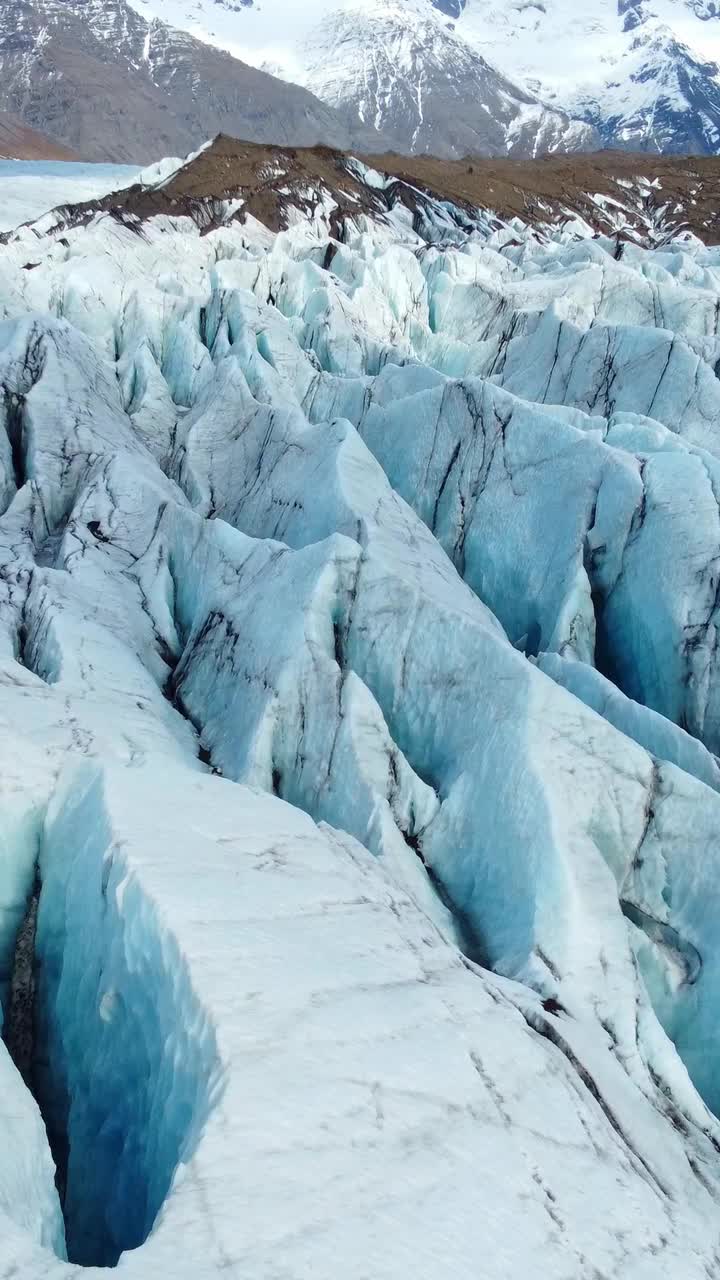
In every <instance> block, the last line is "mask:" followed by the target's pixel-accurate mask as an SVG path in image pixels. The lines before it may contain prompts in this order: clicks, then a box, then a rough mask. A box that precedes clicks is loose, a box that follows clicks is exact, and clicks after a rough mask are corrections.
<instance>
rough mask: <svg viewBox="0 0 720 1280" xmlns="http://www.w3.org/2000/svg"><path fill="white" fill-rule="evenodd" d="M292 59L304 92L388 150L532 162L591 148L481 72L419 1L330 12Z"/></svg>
mask: <svg viewBox="0 0 720 1280" xmlns="http://www.w3.org/2000/svg"><path fill="white" fill-rule="evenodd" d="M301 58H302V63H303V69H304V70H303V76H302V79H303V83H304V84H306V85H307V86H308V88H311V89H312V91H313V92H314V93H316V94H317V95H318V97H320V98H322V99H323V101H324V102H329V103H331V104H332V106H334V107H336V108H337V109H338V110H341V111H344V112H345V113H347V116H348V119H349V120H352V119H355V118H356V117H357V116H358V115H359V117H360V119H361V120H362V121H364V122H365V123H368V124H373V125H374V126H375V128H376V129H378V130H379V131H380V132H382V133H383V134H384V135H385V136H386V137H387V138H388V139H389V141H390V143H391V145H392V146H394V147H395V149H396V150H398V151H410V152H430V153H431V154H433V155H438V156H459V157H461V156H465V155H473V154H482V155H504V154H513V153H516V152H517V153H520V154H522V155H534V154H536V153H537V152H539V151H557V150H560V151H575V150H582V149H583V148H585V149H586V150H587V149H590V148H591V147H592V145H593V142H594V141H596V139H594V137H593V134H592V131H591V130H590V129H588V128H587V127H586V126H583V125H582V124H579V123H578V122H577V121H571V120H570V119H568V117H567V116H566V115H563V114H561V113H560V112H558V111H552V110H548V109H547V108H546V107H544V106H543V105H542V103H540V102H538V100H537V98H535V97H534V96H533V95H532V94H529V93H527V92H524V91H523V90H522V89H520V88H519V87H518V86H517V85H516V84H512V83H511V82H510V81H509V80H507V79H505V78H504V77H503V76H502V75H501V74H499V73H498V72H497V71H496V70H495V69H494V68H493V67H491V66H489V65H488V63H487V62H485V61H484V59H482V58H480V57H479V56H478V55H477V54H476V53H475V52H474V51H473V50H472V49H471V48H470V47H469V46H468V44H467V43H466V42H465V41H464V40H462V39H459V38H458V37H457V36H456V35H455V34H454V33H453V32H452V31H449V30H448V29H447V24H446V23H444V22H442V21H441V20H440V19H439V17H438V15H437V14H436V13H435V11H434V10H432V9H428V6H427V4H426V3H425V2H424V0H392V2H391V3H387V2H384V3H379V4H377V5H375V6H372V7H368V6H367V4H365V3H364V4H362V5H361V6H360V7H348V8H340V9H339V10H338V11H337V12H336V13H333V14H332V15H328V16H327V17H326V18H325V19H324V20H323V22H322V24H321V25H320V26H319V27H315V28H313V29H312V30H311V32H310V33H309V35H308V36H307V38H306V41H305V44H304V47H303V49H302V53H301Z"/></svg>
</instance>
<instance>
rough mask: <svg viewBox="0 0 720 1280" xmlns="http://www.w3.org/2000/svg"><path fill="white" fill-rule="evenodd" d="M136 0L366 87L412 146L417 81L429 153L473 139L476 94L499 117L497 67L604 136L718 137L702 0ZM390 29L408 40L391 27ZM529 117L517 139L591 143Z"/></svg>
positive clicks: (357, 88)
mask: <svg viewBox="0 0 720 1280" xmlns="http://www.w3.org/2000/svg"><path fill="white" fill-rule="evenodd" d="M133 3H134V5H135V7H136V8H137V9H138V11H139V12H143V13H147V12H150V13H153V14H155V15H157V16H158V17H161V18H164V19H165V20H170V21H172V22H173V23H175V24H176V25H177V26H179V27H181V28H183V29H185V30H188V31H191V32H192V33H193V34H194V35H196V36H198V37H199V38H200V39H202V40H207V41H209V42H210V43H213V44H216V45H218V46H220V47H222V48H227V49H230V50H231V51H232V52H233V53H234V54H235V55H236V56H238V57H242V58H244V59H245V60H247V61H249V62H252V63H254V64H255V65H258V66H262V65H264V66H267V67H268V68H270V69H272V70H274V71H277V73H278V74H281V75H284V76H286V77H287V78H289V79H293V80H297V81H300V82H302V83H304V84H308V86H309V87H311V88H312V89H313V90H314V91H315V92H317V93H319V94H320V96H321V97H322V96H325V98H326V100H327V101H328V102H332V103H333V104H334V105H343V104H347V106H348V107H349V108H354V107H355V106H356V105H361V104H362V103H363V101H367V100H368V98H369V99H371V100H372V102H373V105H374V106H375V109H376V112H377V110H378V109H379V110H380V112H381V114H382V115H383V118H385V119H386V121H387V123H388V125H389V126H390V129H391V131H393V130H394V132H395V134H396V135H397V136H398V137H399V138H401V140H402V148H401V149H402V150H408V149H410V147H411V146H412V145H413V144H412V139H413V135H414V132H415V130H416V129H417V128H418V123H419V116H420V110H419V109H418V106H417V98H418V93H419V92H420V90H421V89H422V86H423V84H424V86H425V91H424V93H423V97H424V99H425V101H426V104H430V109H431V111H432V100H433V97H434V95H437V94H439V96H440V101H439V103H438V107H437V116H436V118H435V120H434V121H433V123H432V126H431V127H425V128H424V129H423V128H421V131H420V133H419V134H418V135H417V140H416V143H415V146H416V147H418V143H419V142H420V140H421V138H423V137H432V144H433V146H434V147H435V149H436V150H437V151H439V150H440V148H441V146H442V147H443V149H442V151H441V152H440V153H441V154H456V153H457V152H456V151H454V150H453V145H454V141H456V140H455V139H453V126H454V128H455V131H456V132H457V133H458V134H459V135H460V136H461V137H462V138H463V140H465V138H466V137H467V138H468V139H469V140H472V133H471V130H472V128H473V127H475V128H477V122H478V120H479V121H480V122H481V123H482V116H481V115H479V112H480V111H481V109H482V104H483V103H485V104H487V106H488V108H489V110H490V112H491V113H492V114H497V119H498V124H499V125H500V126H505V127H507V119H506V115H507V111H508V104H507V103H502V102H500V103H499V102H498V101H497V97H496V95H497V93H498V92H499V93H500V94H501V96H502V92H503V91H502V90H501V89H500V90H499V89H498V87H497V85H496V84H495V83H494V77H495V76H496V75H498V76H499V77H501V78H502V77H504V78H505V81H506V82H507V81H509V82H511V86H512V88H511V90H510V94H509V96H510V97H511V98H512V99H514V100H515V105H514V107H513V110H514V111H515V112H518V106H517V102H518V101H520V102H521V101H522V99H523V94H524V93H526V94H527V93H529V94H530V95H531V96H532V97H533V98H535V97H536V96H537V97H538V98H539V99H540V101H541V102H543V103H545V104H546V106H547V105H549V106H551V107H554V108H555V109H556V110H557V111H560V112H564V113H567V114H568V115H570V116H571V117H573V118H575V119H580V120H583V121H585V122H587V123H588V124H590V125H591V126H592V127H593V128H595V129H597V131H598V133H599V134H600V136H601V137H602V139H603V141H604V142H605V143H606V144H607V145H610V146H628V147H631V148H634V149H640V148H642V149H648V150H651V151H652V150H660V151H675V152H680V153H683V152H685V153H687V152H696V151H700V152H711V153H715V152H717V151H718V150H719V149H720V80H719V79H718V70H717V66H716V65H715V63H716V62H717V61H720V11H719V10H718V9H717V6H715V5H714V4H712V3H708V4H706V3H704V2H703V0H698V3H693V2H692V0H653V2H652V3H650V2H649V0H579V3H575V4H568V0H542V3H528V0H510V2H509V3H502V4H498V3H497V0H393V2H392V3H391V4H389V5H387V4H380V3H378V0H309V3H307V4H304V5H296V4H289V3H287V0H264V2H263V3H262V4H260V3H252V0H250V3H243V4H222V3H215V0H197V2H196V3H194V4H192V5H190V4H188V3H187V2H186V0H170V3H167V0H133ZM398 27H400V28H403V29H404V31H403V34H404V42H403V41H402V40H401V39H400V37H399V36H398V35H397V34H396V33H395V29H396V28H398ZM389 28H390V30H388V29H389ZM402 43H404V46H405V47H404V50H403V51H401V50H400V48H399V47H398V46H399V45H400V44H402ZM477 55H479V56H480V58H481V59H483V60H484V61H481V62H478V61H477ZM488 63H489V64H490V66H491V67H492V68H493V72H492V73H488V71H487V66H486V64H488ZM366 82H367V83H366ZM488 85H489V87H488ZM521 86H522V87H521ZM505 92H507V89H506V90H505ZM456 93H457V97H458V100H457V102H455V101H454V95H455V94H456ZM498 107H499V108H500V109H499V112H498ZM536 110H537V108H536ZM519 120H520V121H521V122H522V120H523V116H522V112H520V114H519ZM551 122H552V123H551ZM421 123H422V122H421ZM536 126H537V122H535V129H536V131H535V135H534V136H535V139H536V141H535V142H534V143H533V142H532V140H531V141H530V145H529V146H528V138H530V137H531V131H530V130H529V129H526V135H525V138H524V139H520V140H519V141H518V142H517V146H518V147H519V146H520V145H525V147H526V148H527V149H528V150H529V151H530V152H531V153H532V151H533V148H534V149H535V150H539V149H543V148H546V149H547V148H552V147H553V146H557V145H561V146H562V147H563V148H565V149H570V150H573V149H578V148H580V147H582V146H587V145H588V144H587V134H585V135H583V133H582V131H581V130H578V126H577V124H576V125H575V126H574V130H571V131H570V132H568V131H567V127H566V126H562V125H561V124H560V123H559V121H558V120H557V118H556V117H553V115H552V113H551V112H550V113H547V112H546V115H545V127H544V128H543V127H541V128H540V129H539V130H538V129H537V127H536ZM445 129H448V136H447V137H446V135H445V132H444V130H445ZM497 131H498V130H497V127H496V128H495V130H494V131H493V130H492V129H490V130H488V136H487V141H486V142H485V143H484V144H482V134H483V130H480V131H479V134H478V137H479V139H480V141H479V142H478V145H482V146H483V149H487V150H490V151H491V152H492V151H493V150H494V147H495V136H494V134H497ZM418 149H422V146H421V145H420V146H419V147H418Z"/></svg>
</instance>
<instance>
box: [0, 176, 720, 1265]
mask: <svg viewBox="0 0 720 1280" xmlns="http://www.w3.org/2000/svg"><path fill="white" fill-rule="evenodd" d="M357 172H358V174H361V175H362V174H364V175H365V179H366V180H367V182H368V184H370V185H371V187H372V189H373V190H374V191H376V192H377V191H378V190H381V189H385V190H386V191H387V193H388V212H387V213H386V214H383V215H380V214H378V215H377V216H375V217H373V218H370V217H369V216H368V215H366V214H360V213H358V214H357V215H356V216H355V217H352V218H346V219H345V221H344V225H343V226H342V228H336V230H337V231H338V232H340V231H341V232H342V234H336V235H331V233H330V229H329V228H330V221H329V220H330V218H331V216H332V213H333V212H334V208H335V206H334V202H333V197H332V193H331V192H329V191H327V190H324V189H321V188H319V189H318V190H317V191H315V192H313V193H310V195H312V201H311V200H310V195H308V196H307V199H308V202H309V203H313V204H314V206H315V213H314V215H313V216H309V215H303V214H302V213H301V211H300V209H299V208H296V209H294V210H293V209H290V210H289V213H288V217H289V221H290V224H291V225H290V227H289V229H288V230H286V231H283V232H280V233H278V234H273V233H271V232H270V231H268V230H267V229H266V228H265V227H263V226H261V225H260V224H259V223H257V222H255V221H253V219H250V218H249V219H248V220H247V222H246V223H245V224H243V223H241V222H240V221H239V220H238V219H237V214H238V212H239V211H240V209H239V205H240V204H241V197H238V199H237V200H233V199H229V200H228V201H226V202H219V201H217V200H214V201H209V202H208V207H207V208H205V207H204V205H203V201H202V198H201V197H198V198H197V203H196V206H195V213H196V218H197V223H196V222H194V221H192V220H191V219H190V218H189V217H182V216H158V217H155V218H151V219H149V220H146V221H144V222H143V221H140V220H139V219H138V217H137V215H134V214H132V213H126V215H125V217H123V216H122V215H120V214H118V216H113V215H112V214H104V213H97V214H96V215H95V216H94V217H91V218H90V220H89V221H88V220H87V219H86V218H83V219H82V223H78V224H77V225H72V220H70V221H66V220H63V218H62V216H60V217H58V218H54V219H44V220H42V221H41V222H40V223H39V224H37V225H36V226H35V227H24V228H21V229H20V230H19V231H18V232H17V234H15V235H12V236H10V237H8V239H7V242H6V243H5V244H3V245H2V246H0V315H2V320H0V387H1V388H2V396H1V398H0V421H1V422H2V432H1V433H0V511H1V512H2V514H1V515H0V777H2V779H3V787H2V792H0V839H1V840H2V844H1V845H0V852H1V854H2V860H1V862H0V871H1V873H2V874H0V906H1V907H2V911H1V912H0V980H2V983H3V988H2V992H3V994H2V996H0V999H2V1001H3V1009H4V1010H5V1009H6V1006H7V1003H8V1001H7V995H6V990H7V984H8V982H9V981H10V980H11V978H12V970H13V948H14V942H15V936H16V933H17V929H18V925H19V924H20V921H21V920H22V918H23V915H24V912H25V908H26V903H27V899H28V895H29V894H30V893H31V891H32V888H33V885H34V883H35V878H36V874H38V873H39V875H40V879H41V884H42V889H41V894H40V903H39V913H38V924H37V936H36V943H35V948H36V957H37V962H38V966H37V975H36V976H37V997H36V1014H37V1022H36V1025H37V1038H36V1042H35V1047H34V1053H35V1076H36V1082H37V1092H38V1096H39V1099H40V1102H41V1104H42V1107H43V1114H44V1118H45V1120H46V1124H47V1127H48V1132H49V1135H50V1139H51V1142H52V1147H53V1151H54V1154H55V1157H56V1159H57V1160H58V1161H59V1163H60V1171H61V1178H60V1181H61V1185H65V1186H66V1191H65V1196H64V1208H65V1227H66V1244H67V1253H68V1256H69V1257H70V1259H71V1263H70V1264H68V1263H66V1262H65V1261H64V1260H63V1257H62V1254H63V1245H62V1241H61V1240H60V1239H59V1238H58V1237H59V1231H58V1201H57V1198H56V1196H55V1193H54V1189H53V1183H52V1170H51V1166H50V1160H49V1154H48V1149H47V1145H46V1143H45V1141H44V1135H43V1132H42V1129H41V1126H40V1123H39V1119H38V1114H37V1110H36V1109H35V1104H34V1103H33V1101H32V1099H31V1098H30V1096H29V1094H28V1093H27V1090H26V1088H25V1085H24V1084H23V1082H22V1080H21V1078H20V1076H19V1075H18V1074H17V1073H16V1072H15V1071H14V1069H13V1068H11V1066H10V1064H9V1063H8V1062H7V1058H6V1057H5V1056H3V1062H4V1064H5V1065H4V1067H3V1074H4V1076H7V1089H6V1092H5V1094H4V1102H3V1106H4V1107H5V1108H6V1109H7V1110H8V1111H9V1112H10V1113H11V1114H14V1115H15V1116H19V1117H20V1120H19V1123H18V1125H17V1129H16V1131H15V1132H12V1131H10V1130H6V1134H7V1142H6V1144H5V1145H4V1146H3V1147H0V1215H1V1216H2V1221H0V1263H1V1264H2V1268H4V1269H5V1271H6V1272H8V1273H12V1269H13V1267H14V1268H16V1269H17V1270H18V1272H19V1273H20V1274H23V1275H29V1276H32V1277H33V1278H34V1280H35V1278H36V1280H43V1278H48V1280H49V1278H51V1280H69V1278H70V1276H71V1275H77V1274H78V1271H77V1265H76V1264H87V1265H88V1266H89V1269H90V1274H93V1272H94V1270H95V1269H96V1268H97V1267H100V1266H102V1265H105V1264H109V1263H112V1262H114V1261H115V1260H116V1259H117V1258H118V1255H121V1256H120V1259H119V1263H118V1268H119V1272H120V1274H121V1275H122V1274H124V1275H125V1276H127V1277H128V1278H132V1277H137V1280H156V1277H158V1276H163V1277H164V1276H173V1277H176V1278H177V1280H205V1278H206V1277H207V1278H208V1280H209V1278H210V1277H220V1276H221V1275H222V1276H225V1277H226V1276H233V1277H237V1280H240V1278H241V1277H242V1280H247V1276H248V1275H258V1276H278V1277H283V1280H301V1278H303V1280H304V1278H305V1277H309V1276H313V1277H314V1280H331V1278H332V1280H334V1277H336V1276H337V1271H338V1266H339V1265H341V1267H342V1273H343V1276H344V1277H347V1280H365V1278H366V1277H367V1276H368V1275H372V1276H373V1277H374V1278H376V1280H406V1278H407V1276H408V1275H409V1274H413V1273H416V1272H426V1273H427V1274H428V1275H431V1276H432V1277H433V1280H475V1278H476V1277H477V1275H478V1269H479V1268H480V1269H481V1270H482V1274H483V1276H484V1277H485V1280H526V1277H527V1276H528V1274H532V1275H533V1276H537V1277H538V1280H570V1278H572V1280H576V1278H577V1277H578V1276H585V1275H588V1276H590V1275H593V1274H594V1275H596V1276H597V1275H607V1276H610V1275H612V1276H613V1277H618V1278H619V1280H620V1278H623V1280H657V1276H658V1274H659V1273H660V1271H662V1273H663V1274H664V1273H666V1272H667V1274H669V1275H673V1276H682V1277H683V1280H696V1278H697V1280H707V1277H708V1275H712V1274H714V1272H715V1270H717V1268H718V1266H720V1252H719V1250H720V1209H719V1208H718V1199H719V1197H720V1157H719V1155H718V1152H719V1151H720V1125H719V1124H718V1121H717V1119H716V1116H717V1114H718V1112H720V1091H719V1089H718V1074H717V1062H718V1055H719V1053H720V1033H719V1031H718V1018H717V1010H718V1001H719V999H720V948H719V946H718V927H717V925H718V916H719V913H720V901H719V898H718V894H719V890H718V884H719V882H720V876H719V868H718V859H719V857H720V854H719V849H720V845H719V843H718V831H720V789H719V788H718V775H717V760H716V758H715V755H714V753H716V752H717V751H718V749H719V748H720V694H719V689H720V684H719V674H720V673H719V670H718V665H719V661H720V660H719V658H718V645H717V640H716V637H717V634H718V626H719V625H720V602H719V600H718V567H719V566H720V514H719V512H720V507H719V505H718V495H719V494H720V433H719V432H718V426H719V424H720V389H719V384H718V380H717V378H716V377H715V373H714V370H715V368H716V366H717V363H718V360H719V359H720V319H719V317H720V307H719V306H718V299H719V298H720V250H718V249H706V248H705V247H703V246H702V245H701V244H700V243H699V242H698V241H696V240H694V239H693V238H692V237H689V236H684V237H679V238H676V239H668V240H666V242H665V243H664V244H663V245H662V247H657V248H654V249H645V248H643V247H641V246H639V245H634V244H628V243H623V242H621V241H618V239H617V238H616V237H614V236H613V237H600V236H598V237H593V236H592V234H591V233H590V231H589V228H587V227H585V226H584V225H583V224H582V223H580V222H579V221H578V220H576V221H575V222H574V223H571V224H570V225H568V226H567V227H565V228H564V229H558V228H549V227H548V228H539V229H538V230H536V231H531V230H529V229H528V228H527V227H524V226H523V225H522V223H520V222H519V221H516V222H515V223H513V225H512V226H508V225H505V224H502V223H501V222H500V221H499V219H497V218H496V217H494V216H493V215H492V213H490V212H488V211H478V212H477V214H476V215H471V213H470V212H468V211H467V210H460V209H454V208H453V207H452V206H450V205H448V204H447V203H445V204H442V203H440V202H438V201H434V200H431V199H421V197H420V193H418V192H415V193H414V198H415V213H414V218H413V217H412V216H411V215H410V214H409V211H408V208H407V207H406V206H405V205H404V204H403V203H402V202H401V201H400V200H399V199H394V197H393V191H395V192H396V195H397V191H396V187H395V185H394V184H393V183H392V180H388V179H386V178H384V177H383V176H382V175H380V174H376V173H368V172H367V171H365V170H363V168H362V166H359V167H358V168H357ZM306 194H307V193H306ZM303 207H307V206H306V205H303ZM208 228H210V229H208ZM28 262H32V263H33V264H35V265H34V266H33V269H32V270H28V269H27V264H28ZM0 1052H2V1053H3V1055H4V1050H3V1049H2V1048H1V1047H0ZM68 1146H69V1156H68ZM20 1151H22V1153H23V1164H22V1171H23V1175H22V1178H20V1179H19V1178H18V1177H17V1174H16V1170H17V1168H18V1160H19V1158H20ZM53 1246H54V1249H55V1252H54V1253H51V1252H50V1248H51V1247H53ZM339 1260H340V1262H339ZM659 1269H660V1271H659ZM0 1271H1V1268H0ZM98 1274H99V1272H98Z"/></svg>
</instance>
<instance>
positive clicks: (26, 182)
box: [0, 160, 140, 231]
mask: <svg viewBox="0 0 720 1280" xmlns="http://www.w3.org/2000/svg"><path fill="white" fill-rule="evenodd" d="M139 172H140V168H139V166H138V165H126V164H83V163H81V162H75V161H72V160H0V231H10V230H11V229H12V228H13V227H17V226H19V225H20V223H21V222H33V221H35V219H36V218H39V217H40V216H41V215H42V214H43V213H47V212H48V210H49V209H54V208H55V207H56V206H57V205H63V204H71V203H77V202H78V201H80V200H93V199H95V197H96V196H102V195H105V193H106V192H107V191H116V190H117V189H118V188H119V187H127V186H128V185H129V184H130V183H131V182H134V181H135V180H136V177H137V175H138V173H139Z"/></svg>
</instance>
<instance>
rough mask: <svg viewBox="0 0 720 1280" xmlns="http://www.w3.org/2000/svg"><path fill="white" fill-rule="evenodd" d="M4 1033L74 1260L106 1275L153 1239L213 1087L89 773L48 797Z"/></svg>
mask: <svg viewBox="0 0 720 1280" xmlns="http://www.w3.org/2000/svg"><path fill="white" fill-rule="evenodd" d="M5 1038H6V1043H7V1046H8V1049H9V1051H10V1053H11V1056H12V1057H13V1059H14V1061H15V1063H16V1065H17V1067H18V1069H19V1070H20V1071H21V1074H22V1075H23V1078H24V1079H25V1082H26V1084H27V1085H28V1087H29V1088H30V1089H31V1091H32V1092H33V1093H34V1095H35V1097H36V1098H37V1100H38V1102H39V1105H40V1109H41V1112H42V1115H43V1118H44V1121H45V1124H46V1127H47V1131H48V1137H49V1140H50V1146H51V1149H52V1152H53V1157H54V1160H55V1164H56V1168H57V1173H56V1180H57V1186H58V1191H59V1194H60V1199H61V1204H62V1210H63V1217H64V1221H65V1241H66V1247H67V1256H68V1259H69V1261H70V1262H73V1263H77V1264H80V1265H82V1266H85V1267H94V1266H100V1267H107V1266H114V1265H115V1264H116V1263H117V1261H118V1259H119V1257H120V1255H121V1254H122V1253H123V1252H125V1251H127V1250H134V1249H137V1248H138V1247H139V1246H140V1245H141V1244H143V1242H144V1241H145V1240H146V1239H147V1236H148V1234H149V1233H150V1231H151V1230H152V1227H153V1225H154V1223H155V1221H156V1218H157V1215H158V1213H159V1211H160V1209H161V1207H162V1204H163V1202H164V1200H165V1198H166V1196H167V1194H168V1192H169V1190H170V1188H171V1186H172V1183H173V1179H174V1176H175V1173H176V1170H177V1167H178V1165H179V1164H180V1163H185V1162H187V1160H188V1159H189V1158H190V1156H191V1155H192V1152H193V1150H194V1149H195V1147H196V1145H197V1142H198V1139H199V1136H200V1133H201V1132H202V1129H203V1126H204V1124H205V1122H206V1120H207V1117H208V1115H209V1113H210V1111H211V1109H212V1107H213V1106H214V1105H215V1104H216V1102H217V1100H218V1097H219V1096H220V1093H221V1089H222V1079H221V1070H220V1065H219V1056H218V1049H217V1045H216V1042H215V1035H214V1031H213V1028H212V1025H211V1023H210V1021H209V1019H208V1017H207V1015H206V1013H205V1012H204V1010H203V1009H202V1007H201V1006H200V1004H199V1002H198V1000H197V997H196V996H195V994H194V992H193V989H192V985H191V981H190V977H189V974H188V972H187V968H186V965H185V963H184V960H183V957H182V956H181V954H180V951H179V947H178V944H177V942H176V941H175V939H174V937H173V935H172V934H171V933H170V932H168V930H167V929H166V928H164V927H163V925H162V922H161V919H160V917H159V915H158V912H157V908H156V906H155V905H154V904H153V902H152V901H151V899H149V898H148V895H147V893H146V892H145V890H144V888H143V887H142V885H141V883H140V881H139V880H138V878H137V877H136V876H135V875H134V874H133V871H132V868H131V867H130V866H128V864H127V861H126V859H125V856H124V854H123V850H122V847H120V846H118V845H115V844H113V843H112V841H111V839H110V835H109V831H108V828H107V818H106V816H105V807H104V800H103V779H102V775H101V773H100V772H99V771H98V770H97V769H94V768H87V769H86V770H85V772H84V773H83V772H82V771H79V772H78V773H76V774H72V771H71V776H69V777H68V778H67V779H66V780H65V781H64V782H63V783H61V785H60V787H59V788H58V792H57V795H56V797H55V799H54V800H53V801H52V802H51V805H50V810H49V813H48V818H47V820H46V825H45V832H44V836H43V839H42V841H41V845H40V854H39V859H38V864H37V874H36V881H35V885H34V887H33V888H32V892H31V895H30V899H29V904H28V910H27V914H26V917H25V920H24V922H23V925H22V926H21V929H20V932H19V935H18V939H17V943H16V950H15V967H14V972H13V975H12V982H11V995H10V1002H9V1017H8V1021H7V1025H6V1028H5ZM0 1199H1V1197H0ZM58 1248H59V1246H58Z"/></svg>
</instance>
